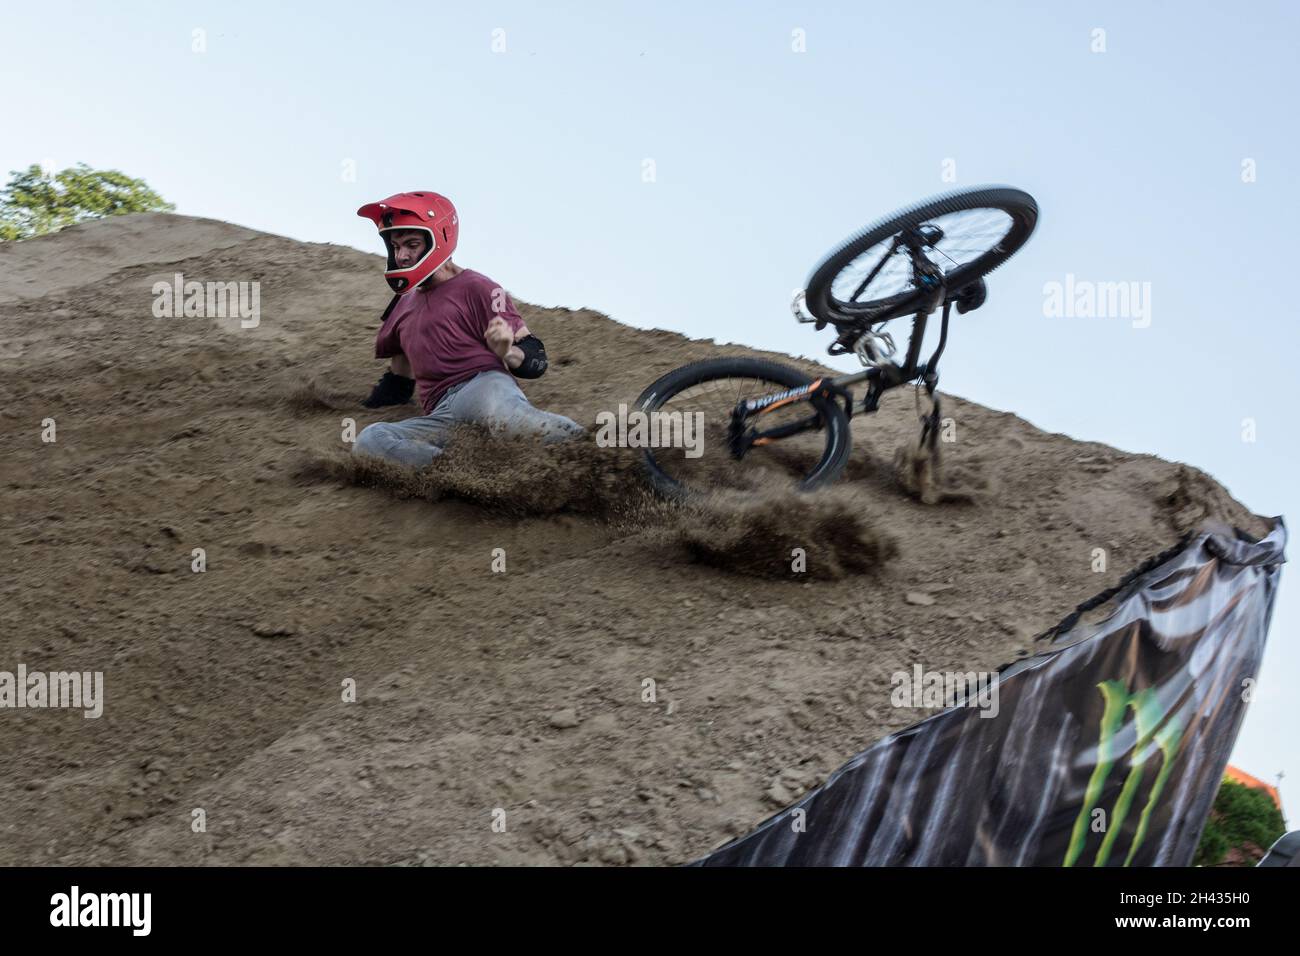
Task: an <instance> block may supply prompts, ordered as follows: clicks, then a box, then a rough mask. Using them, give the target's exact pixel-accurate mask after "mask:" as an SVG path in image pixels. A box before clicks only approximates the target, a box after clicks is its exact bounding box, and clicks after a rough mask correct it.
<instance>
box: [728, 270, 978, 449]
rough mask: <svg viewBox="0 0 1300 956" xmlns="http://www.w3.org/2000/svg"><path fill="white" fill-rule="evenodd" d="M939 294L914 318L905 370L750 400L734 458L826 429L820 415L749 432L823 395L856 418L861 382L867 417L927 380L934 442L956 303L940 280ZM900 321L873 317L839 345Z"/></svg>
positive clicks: (928, 430)
mask: <svg viewBox="0 0 1300 956" xmlns="http://www.w3.org/2000/svg"><path fill="white" fill-rule="evenodd" d="M935 292H936V293H937V296H936V295H926V296H925V302H924V303H923V304H922V306H921V308H919V309H918V310H917V311H916V312H915V314H914V315H913V317H912V334H911V336H910V338H909V340H908V343H907V354H906V356H905V358H904V359H903V364H902V365H899V364H897V363H896V362H892V361H891V362H880V363H878V364H875V365H872V366H871V367H869V368H865V369H863V370H862V371H861V372H854V373H852V374H850V375H841V376H839V377H838V378H818V379H814V380H813V381H811V382H809V383H808V384H807V385H800V386H798V387H797V388H791V389H786V390H785V391H783V392H776V393H774V394H771V395H763V396H760V397H758V398H751V399H744V400H742V401H741V402H740V403H738V404H737V406H736V408H735V411H733V412H732V416H731V425H730V428H729V429H728V444H729V445H730V447H731V454H732V456H733V457H736V458H740V457H742V456H743V455H744V454H745V452H746V451H748V450H749V449H750V448H751V447H754V446H761V445H767V444H770V443H771V442H773V441H779V440H780V439H782V438H789V437H790V436H792V435H797V434H800V433H802V432H805V431H809V430H811V429H816V428H819V427H821V416H820V415H818V414H814V415H810V416H809V417H808V418H806V419H803V420H801V421H797V422H791V423H789V424H786V425H780V426H778V427H776V428H773V429H770V430H768V431H761V430H756V429H747V427H746V426H747V424H748V423H750V422H751V421H752V420H753V419H756V418H758V417H759V416H762V415H765V414H767V413H768V412H771V411H773V410H775V409H777V408H781V407H783V406H785V405H789V404H791V403H793V402H801V401H804V402H806V401H809V400H810V399H812V398H813V397H814V396H817V395H820V396H824V397H827V398H836V397H838V398H841V399H842V400H843V402H844V413H845V415H847V416H848V417H849V418H850V419H851V418H852V417H853V393H852V391H850V389H851V388H852V386H854V385H857V384H858V383H859V382H868V383H869V385H868V387H867V394H866V396H865V397H864V398H863V400H862V412H863V414H870V413H871V412H874V411H876V409H877V408H878V407H879V405H880V397H881V395H883V394H884V393H885V392H886V391H888V390H889V389H891V388H896V387H897V386H899V385H905V384H907V383H908V382H912V381H915V380H916V379H918V378H919V379H921V380H922V381H923V383H924V384H925V388H926V392H927V394H929V395H930V397H931V398H932V399H933V400H934V408H933V411H932V412H931V414H930V416H928V418H927V421H926V427H925V430H924V431H923V432H922V441H924V440H925V439H926V437H927V435H928V436H929V437H930V439H931V441H933V439H934V436H935V435H936V434H937V431H938V422H939V403H938V400H937V399H935V398H934V390H935V387H936V386H937V385H938V383H939V371H938V366H939V357H940V356H941V355H943V350H944V347H945V346H946V345H947V344H948V316H949V313H950V311H951V309H952V303H953V301H954V300H953V299H951V298H948V297H947V296H946V294H945V290H944V288H943V285H942V279H940V284H939V287H938V288H937V289H936V290H935ZM937 301H942V302H943V319H942V325H941V327H940V332H939V344H938V346H937V347H936V348H935V350H934V354H933V355H931V356H930V358H929V359H928V360H927V361H925V362H918V361H917V360H918V359H919V358H920V354H921V346H922V344H923V343H924V340H925V329H926V326H927V324H928V322H929V316H930V312H931V311H933V306H934V305H935V304H937ZM926 306H929V308H926ZM897 317H898V316H891V317H890V318H887V319H883V320H882V319H880V318H873V319H871V320H864V321H863V322H857V323H852V324H848V325H847V327H846V328H845V329H843V330H842V331H841V332H840V335H839V337H838V338H837V340H836V341H837V342H842V341H844V340H845V339H846V337H852V338H854V339H856V338H859V337H861V335H863V334H865V333H866V332H867V331H869V330H870V327H871V326H872V325H879V324H882V322H886V321H890V319H891V318H897ZM837 327H838V326H837ZM832 347H833V346H832Z"/></svg>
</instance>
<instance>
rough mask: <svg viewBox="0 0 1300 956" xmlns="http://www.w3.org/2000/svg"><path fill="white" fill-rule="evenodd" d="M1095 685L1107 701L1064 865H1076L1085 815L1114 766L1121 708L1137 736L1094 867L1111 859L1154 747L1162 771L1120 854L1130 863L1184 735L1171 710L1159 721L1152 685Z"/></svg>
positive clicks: (1160, 710)
mask: <svg viewBox="0 0 1300 956" xmlns="http://www.w3.org/2000/svg"><path fill="white" fill-rule="evenodd" d="M1097 689H1098V690H1100V691H1101V696H1102V699H1103V700H1105V702H1106V706H1105V708H1104V709H1103V711H1102V715H1101V737H1100V739H1099V740H1098V742H1097V766H1096V767H1095V768H1094V769H1093V771H1092V777H1091V778H1090V779H1089V780H1088V789H1087V791H1086V792H1085V793H1084V797H1083V806H1082V808H1080V810H1079V816H1078V817H1077V818H1076V819H1075V821H1074V830H1073V832H1072V833H1071V834H1070V846H1069V848H1068V849H1067V850H1066V853H1065V863H1064V865H1065V866H1074V864H1075V863H1076V862H1077V861H1078V859H1079V857H1080V856H1081V855H1082V854H1083V848H1084V844H1085V843H1086V842H1087V839H1088V817H1089V815H1090V812H1091V811H1092V810H1094V809H1095V808H1096V804H1097V799H1098V797H1100V796H1101V791H1102V787H1104V786H1105V784H1106V778H1107V777H1108V776H1110V771H1111V768H1112V767H1113V766H1114V765H1115V749H1116V741H1115V738H1116V735H1117V734H1118V732H1119V729H1120V727H1121V726H1123V724H1124V713H1125V711H1127V710H1128V709H1129V708H1132V709H1133V715H1134V722H1135V723H1136V725H1137V740H1136V741H1135V742H1134V744H1133V758H1132V762H1131V764H1130V768H1129V772H1128V777H1127V778H1125V780H1124V786H1123V788H1121V790H1120V792H1119V796H1118V797H1117V798H1116V799H1115V805H1114V807H1112V808H1111V812H1110V819H1109V820H1108V821H1107V823H1106V828H1105V829H1106V836H1105V837H1104V838H1103V839H1102V841H1101V846H1100V847H1099V848H1098V850H1097V855H1096V857H1095V858H1094V860H1093V866H1105V865H1106V863H1107V861H1108V860H1109V859H1110V855H1111V853H1112V852H1113V851H1114V849H1115V841H1116V840H1117V839H1118V838H1119V833H1120V830H1121V829H1123V824H1124V820H1125V818H1126V817H1127V816H1128V812H1129V808H1130V807H1131V806H1132V805H1133V800H1134V798H1135V797H1136V796H1137V794H1138V788H1139V787H1140V786H1141V785H1142V776H1143V771H1144V770H1145V769H1146V764H1147V761H1148V760H1149V759H1150V758H1151V757H1152V756H1153V755H1154V754H1155V752H1156V751H1157V750H1158V751H1159V752H1160V772H1159V773H1158V774H1156V779H1155V783H1153V784H1152V785H1151V793H1150V794H1148V796H1147V802H1146V805H1145V806H1144V807H1143V808H1142V815H1141V816H1140V817H1139V818H1138V825H1137V832H1136V833H1134V834H1133V845H1132V846H1130V847H1129V850H1128V855H1127V856H1126V857H1125V858H1124V865H1125V866H1128V865H1129V864H1130V863H1132V862H1133V857H1134V855H1135V854H1136V853H1137V851H1138V847H1140V846H1141V845H1142V841H1143V840H1144V839H1146V835H1147V827H1148V826H1149V825H1150V823H1151V811H1152V810H1154V809H1155V806H1156V801H1157V800H1159V799H1160V792H1161V791H1162V790H1163V789H1164V787H1165V782H1166V781H1167V780H1168V779H1169V774H1170V772H1171V771H1172V770H1173V768H1174V754H1175V753H1176V752H1177V750H1178V744H1179V743H1180V742H1181V740H1182V736H1183V727H1182V722H1181V721H1179V719H1178V718H1177V717H1176V716H1175V715H1172V714H1171V715H1169V719H1168V720H1166V721H1165V722H1164V723H1163V724H1162V723H1161V719H1162V718H1163V717H1164V716H1165V714H1164V710H1163V708H1162V707H1161V706H1160V701H1159V699H1157V697H1156V692H1155V688H1153V687H1148V688H1146V689H1145V690H1141V691H1138V692H1137V693H1136V694H1131V693H1129V689H1128V687H1127V686H1126V685H1125V684H1124V683H1123V682H1122V681H1117V680H1108V681H1103V682H1102V683H1100V684H1098V685H1097Z"/></svg>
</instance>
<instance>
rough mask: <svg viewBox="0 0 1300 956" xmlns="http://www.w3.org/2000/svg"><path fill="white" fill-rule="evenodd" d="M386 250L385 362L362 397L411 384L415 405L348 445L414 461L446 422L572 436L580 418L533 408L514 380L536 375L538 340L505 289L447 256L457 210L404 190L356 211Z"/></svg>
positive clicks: (440, 442) (381, 345)
mask: <svg viewBox="0 0 1300 956" xmlns="http://www.w3.org/2000/svg"><path fill="white" fill-rule="evenodd" d="M357 215H358V216H364V217H365V218H367V219H370V220H371V221H373V222H374V224H375V225H376V226H377V227H378V229H379V235H380V237H381V238H382V239H383V240H384V245H385V246H386V247H387V250H388V267H387V269H386V270H385V272H384V278H385V279H387V280H388V285H389V287H390V288H392V290H393V291H394V292H396V293H397V295H396V296H395V297H394V299H393V301H392V302H391V303H389V306H388V309H387V311H386V312H385V313H384V318H383V325H382V327H381V328H380V329H379V334H378V336H377V337H376V338H375V358H387V359H391V360H392V361H391V364H390V366H389V370H388V371H387V372H385V373H384V377H383V378H381V379H380V380H379V384H377V385H376V386H375V388H374V391H373V392H372V393H371V394H370V397H369V398H368V399H366V401H365V402H364V403H363V404H364V405H365V406H366V407H367V408H380V407H382V406H385V405H403V404H405V403H406V402H408V401H409V400H410V398H411V395H412V393H413V392H414V391H415V390H416V387H417V386H418V387H419V399H420V405H421V406H422V407H423V409H424V414H423V415H422V416H419V417H417V418H408V419H406V420H405V421H400V422H376V423H375V424H373V425H369V426H367V427H366V428H364V429H362V431H361V434H360V435H358V436H357V441H356V445H355V446H354V447H353V449H352V451H353V453H354V454H360V455H373V456H375V457H379V458H384V459H387V460H389V461H393V462H396V463H398V464H403V465H410V466H414V467H421V466H424V465H427V464H429V463H430V462H431V461H433V459H434V458H436V457H438V456H439V455H441V454H442V451H443V448H444V446H445V445H446V443H447V439H448V436H449V434H450V432H451V430H452V428H453V427H454V426H456V425H458V424H462V423H471V422H475V423H480V424H484V425H489V426H496V427H501V428H504V429H505V430H506V431H508V432H511V433H534V434H540V435H541V436H542V437H543V440H544V441H548V442H549V441H562V440H565V439H568V438H573V437H576V436H578V435H581V434H582V433H583V431H584V429H583V428H582V426H581V425H579V424H578V423H577V422H575V421H573V420H572V419H569V418H565V417H564V416H563V415H557V414H554V413H553V412H544V411H542V410H541V409H538V408H534V407H533V406H532V405H530V404H529V403H528V399H527V398H525V397H524V393H523V392H522V391H521V390H520V388H519V385H518V384H517V382H516V381H515V380H516V379H527V378H540V377H541V376H542V374H543V373H544V372H545V371H546V365H547V361H546V349H545V347H544V346H543V345H542V343H541V341H540V340H539V339H538V338H537V337H536V336H535V335H533V334H532V333H531V332H529V331H528V326H527V325H525V324H524V321H523V319H522V318H520V316H519V313H518V312H517V311H516V310H515V306H514V303H513V302H512V301H511V300H510V296H509V295H508V294H507V293H506V291H505V289H503V288H501V287H500V286H499V285H497V283H495V282H493V281H492V280H491V279H489V278H488V277H487V276H485V275H483V274H482V273H480V272H475V271H474V270H473V269H466V268H463V267H461V266H458V265H456V264H455V263H453V262H452V261H451V256H452V253H453V252H455V251H456V238H457V235H458V234H459V223H458V218H457V216H456V209H455V207H454V206H453V205H452V204H451V201H450V200H449V199H447V198H446V197H445V196H440V195H438V194H437V193H434V192H428V191H424V192H409V193H398V194H397V195H395V196H389V197H388V198H387V199H384V200H382V201H380V202H373V203H368V204H367V205H365V206H362V207H361V208H360V209H358V210H357Z"/></svg>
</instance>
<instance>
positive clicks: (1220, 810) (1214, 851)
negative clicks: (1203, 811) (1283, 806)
mask: <svg viewBox="0 0 1300 956" xmlns="http://www.w3.org/2000/svg"><path fill="white" fill-rule="evenodd" d="M1285 832H1286V824H1285V823H1284V822H1283V820H1282V811H1280V810H1279V809H1278V808H1277V804H1275V803H1274V802H1273V799H1272V798H1271V797H1270V796H1269V795H1268V794H1267V793H1265V792H1264V791H1263V790H1259V789H1257V788H1255V787H1248V786H1246V785H1245V784H1244V783H1237V782H1236V781H1235V780H1229V779H1227V778H1226V777H1225V778H1224V780H1223V782H1222V783H1221V784H1220V785H1219V792H1218V793H1217V794H1216V795H1215V797H1214V807H1213V808H1212V809H1211V810H1210V819H1209V820H1208V821H1207V822H1206V824H1205V830H1204V832H1202V833H1201V842H1200V845H1199V846H1197V848H1196V859H1195V860H1194V862H1195V863H1196V865H1198V866H1214V865H1215V864H1217V863H1219V862H1221V861H1222V860H1223V858H1224V857H1225V856H1226V855H1227V853H1228V851H1229V850H1232V849H1241V850H1245V851H1246V852H1247V853H1248V854H1249V855H1250V856H1252V857H1256V858H1258V856H1260V855H1261V851H1264V850H1267V849H1268V848H1269V847H1270V846H1272V845H1273V843H1274V842H1275V841H1276V840H1277V838H1278V837H1280V836H1281V835H1282V834H1283V833H1285ZM1248 844H1249V845H1248Z"/></svg>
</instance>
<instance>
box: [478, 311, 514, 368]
mask: <svg viewBox="0 0 1300 956" xmlns="http://www.w3.org/2000/svg"><path fill="white" fill-rule="evenodd" d="M483 339H484V341H485V342H487V347H488V348H490V349H491V350H492V351H493V352H495V353H496V355H497V358H501V359H504V358H505V357H506V355H508V354H509V352H510V346H511V345H512V344H513V343H514V341H515V335H514V333H513V332H511V331H510V326H509V324H508V323H507V322H506V320H505V319H503V318H501V316H499V315H498V316H494V317H493V318H492V320H491V321H489V322H488V324H487V331H486V332H484V333H483Z"/></svg>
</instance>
